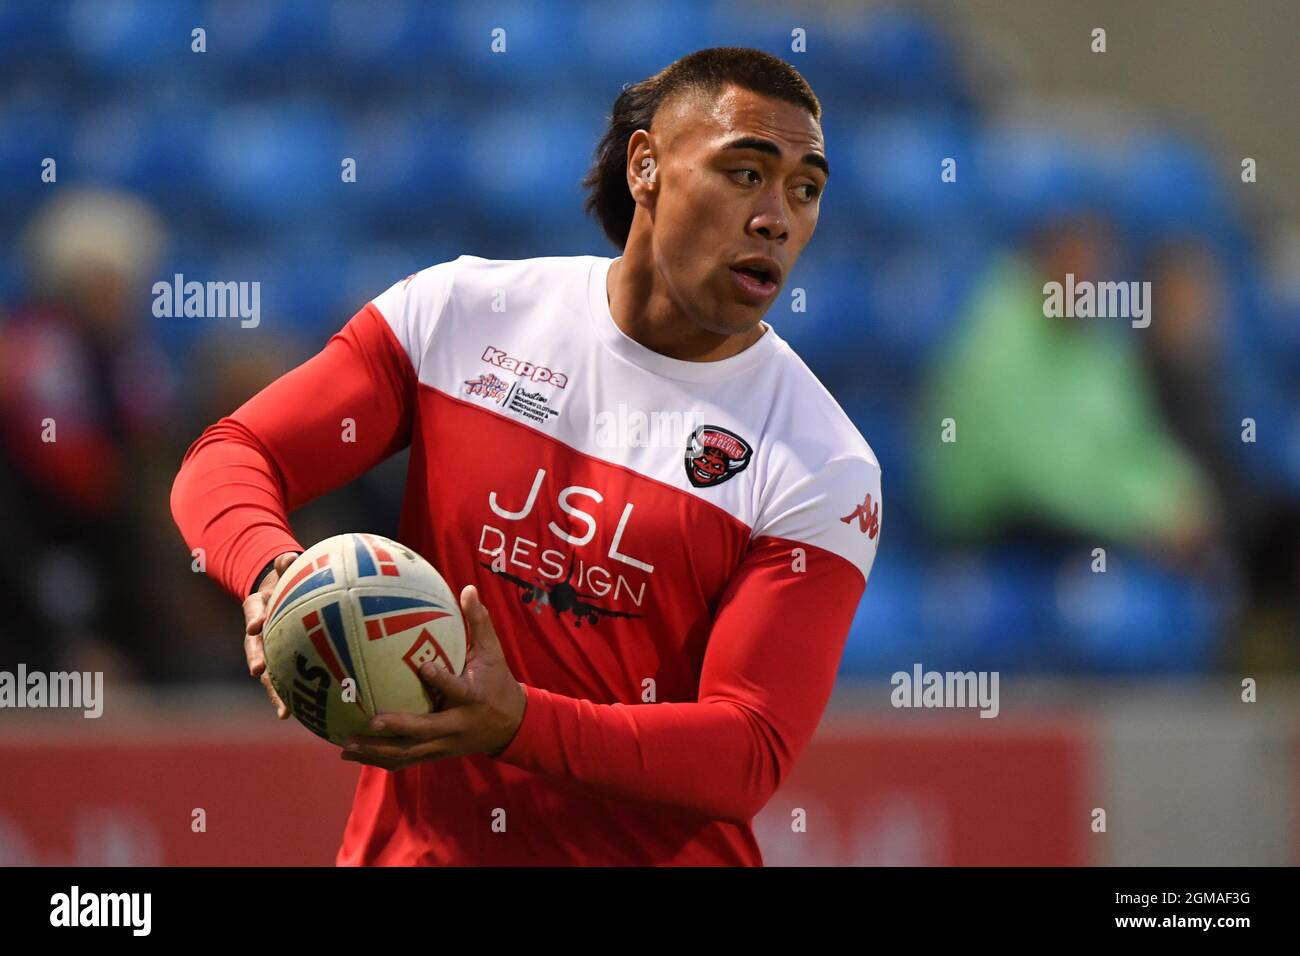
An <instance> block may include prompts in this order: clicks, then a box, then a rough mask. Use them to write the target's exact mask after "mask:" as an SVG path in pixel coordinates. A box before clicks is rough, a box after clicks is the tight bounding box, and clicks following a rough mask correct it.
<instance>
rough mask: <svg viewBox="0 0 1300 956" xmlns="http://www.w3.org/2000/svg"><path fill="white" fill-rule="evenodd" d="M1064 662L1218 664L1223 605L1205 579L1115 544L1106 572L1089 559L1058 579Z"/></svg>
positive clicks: (1192, 670) (1150, 670) (1180, 669)
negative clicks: (1178, 571)
mask: <svg viewBox="0 0 1300 956" xmlns="http://www.w3.org/2000/svg"><path fill="white" fill-rule="evenodd" d="M1057 603H1058V609H1059V614H1060V621H1061V632H1060V639H1061V641H1062V646H1063V656H1064V663H1065V664H1066V666H1067V667H1069V668H1070V669H1072V670H1075V671H1083V672H1089V673H1094V674H1155V673H1165V674H1198V673H1204V672H1205V671H1208V670H1210V669H1211V668H1212V666H1213V665H1214V662H1215V654H1216V652H1217V650H1218V638H1217V636H1216V633H1217V629H1218V627H1219V626H1220V625H1221V623H1222V621H1221V620H1220V614H1221V609H1220V608H1219V607H1218V605H1217V601H1216V597H1215V595H1214V594H1213V593H1212V592H1210V591H1208V590H1207V588H1206V586H1205V584H1204V583H1203V582H1198V581H1195V580H1192V579H1190V578H1185V577H1182V576H1180V575H1178V574H1175V573H1173V572H1171V571H1169V570H1167V569H1165V568H1162V567H1158V566H1156V565H1153V564H1151V563H1149V562H1147V561H1145V560H1144V559H1142V558H1139V557H1137V556H1135V555H1129V554H1122V553H1118V552H1112V553H1111V554H1110V555H1109V557H1108V567H1107V570H1106V571H1105V572H1104V573H1093V572H1092V570H1091V569H1090V565H1089V562H1088V561H1087V560H1079V561H1077V562H1075V564H1074V565H1073V567H1071V568H1069V569H1063V570H1062V572H1061V574H1060V576H1059V579H1058V584H1057Z"/></svg>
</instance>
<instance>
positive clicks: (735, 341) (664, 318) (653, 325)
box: [605, 254, 767, 362]
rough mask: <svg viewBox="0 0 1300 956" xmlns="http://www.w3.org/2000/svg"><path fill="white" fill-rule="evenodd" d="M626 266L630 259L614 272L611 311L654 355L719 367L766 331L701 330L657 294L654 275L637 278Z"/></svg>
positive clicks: (608, 287)
mask: <svg viewBox="0 0 1300 956" xmlns="http://www.w3.org/2000/svg"><path fill="white" fill-rule="evenodd" d="M626 263H627V258H626V254H625V255H624V256H623V257H620V258H618V259H616V260H614V262H613V263H612V264H611V265H610V267H609V274H608V276H607V277H606V279H605V294H606V296H607V298H608V299H609V311H610V314H611V315H612V316H613V317H614V324H615V325H617V326H618V327H619V328H620V329H621V330H622V331H623V334H624V335H626V336H627V337H628V338H630V339H632V340H633V341H635V342H638V343H640V344H641V345H644V346H645V347H646V348H648V349H650V350H651V351H653V352H658V353H659V354H660V355H666V356H668V357H669V358H674V359H680V360H681V361H685V362H719V361H721V360H722V359H726V358H731V356H733V355H738V354H739V353H741V352H743V351H744V350H745V349H747V348H749V347H750V346H751V345H753V344H754V343H755V342H757V341H758V340H759V339H760V338H762V336H763V334H764V333H765V332H766V331H767V329H766V327H765V326H764V325H763V323H762V322H759V323H758V324H757V325H755V326H754V328H752V329H750V330H749V331H748V332H740V333H736V334H734V335H727V334H725V333H721V332H711V331H709V330H708V329H702V328H700V327H699V326H698V325H696V324H695V323H694V322H692V321H691V320H690V319H689V318H688V317H687V316H685V315H683V314H682V312H681V311H680V310H679V309H677V308H676V307H675V306H674V305H673V303H672V302H671V301H670V300H669V299H668V297H667V296H666V295H664V294H663V293H662V292H659V291H658V290H656V289H655V287H654V276H653V273H652V271H650V270H645V271H644V273H643V274H637V273H635V272H634V271H633V270H630V269H627V268H625V266H626Z"/></svg>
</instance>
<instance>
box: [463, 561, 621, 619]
mask: <svg viewBox="0 0 1300 956" xmlns="http://www.w3.org/2000/svg"><path fill="white" fill-rule="evenodd" d="M576 559H577V554H576V553H574V554H571V555H569V573H568V574H566V575H565V576H564V580H563V581H561V582H559V583H558V584H554V585H552V586H551V587H549V588H548V587H547V586H546V585H544V584H534V583H533V582H531V581H526V580H524V579H523V578H521V577H518V576H517V575H514V574H511V573H510V572H509V571H500V570H497V569H496V568H495V567H493V566H492V564H491V563H490V562H488V561H480V562H479V563H480V564H481V565H483V567H485V568H487V569H488V570H489V571H491V572H492V573H493V574H496V575H499V576H500V577H503V578H505V579H506V580H507V581H509V582H510V583H511V584H514V585H516V586H517V587H519V589H520V590H521V591H522V592H523V593H521V594H520V595H519V600H521V601H522V602H523V603H524V604H531V605H532V606H533V613H535V614H541V613H542V608H544V607H547V606H549V607H550V608H551V609H552V610H553V611H555V616H556V617H563V616H564V613H565V612H566V611H567V612H569V613H570V614H572V615H573V626H574V627H582V622H583V620H584V619H585V620H586V621H587V624H589V625H590V626H592V627H595V626H596V624H597V623H598V622H599V621H600V619H601V618H602V617H640V616H641V615H640V614H633V613H632V612H630V611H610V610H607V609H606V608H603V607H597V606H596V605H595V604H589V603H588V601H594V600H595V599H596V595H594V594H584V593H582V592H581V591H579V590H578V589H577V588H575V587H574V586H573V585H572V584H571V583H570V582H571V581H572V580H573V567H574V562H575V561H576ZM584 599H585V600H584Z"/></svg>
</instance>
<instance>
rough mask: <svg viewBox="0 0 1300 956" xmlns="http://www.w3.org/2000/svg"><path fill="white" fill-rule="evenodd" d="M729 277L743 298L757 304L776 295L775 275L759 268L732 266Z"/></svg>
mask: <svg viewBox="0 0 1300 956" xmlns="http://www.w3.org/2000/svg"><path fill="white" fill-rule="evenodd" d="M731 277H732V279H733V281H734V283H735V285H736V286H737V288H738V289H739V290H740V292H741V293H742V295H743V297H744V298H746V299H748V300H750V301H752V302H755V303H758V302H763V301H765V300H767V299H768V298H770V297H771V296H773V295H774V294H775V293H776V289H777V281H776V277H775V275H774V274H773V273H772V272H771V271H770V270H768V269H764V268H762V267H761V266H732V267H731Z"/></svg>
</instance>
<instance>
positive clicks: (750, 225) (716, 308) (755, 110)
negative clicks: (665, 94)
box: [651, 86, 826, 335]
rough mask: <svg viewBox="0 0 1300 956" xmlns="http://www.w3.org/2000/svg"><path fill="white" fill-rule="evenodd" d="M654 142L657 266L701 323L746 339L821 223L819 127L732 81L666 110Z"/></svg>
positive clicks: (797, 109) (800, 111)
mask: <svg viewBox="0 0 1300 956" xmlns="http://www.w3.org/2000/svg"><path fill="white" fill-rule="evenodd" d="M651 134H652V136H653V137H654V143H655V150H656V154H655V160H656V169H655V180H656V182H657V183H658V184H659V189H658V195H657V197H656V201H655V205H654V211H653V213H652V221H653V223H654V227H653V244H654V261H655V267H656V269H657V270H658V272H659V274H660V276H661V278H662V279H663V281H664V284H665V286H666V288H667V290H668V294H669V295H670V296H671V297H672V299H673V301H674V303H675V304H676V305H677V307H678V308H680V309H681V310H682V312H684V313H685V314H686V315H687V316H689V317H690V318H691V319H692V320H693V321H694V322H695V323H696V324H697V325H699V326H701V327H702V328H705V329H708V330H709V331H711V332H717V333H720V334H724V335H734V334H737V333H743V332H747V331H749V330H750V329H752V328H754V326H755V325H757V324H758V321H759V320H760V319H761V318H762V317H763V315H764V313H766V312H767V310H768V309H769V308H770V307H771V305H772V303H773V302H774V301H775V300H776V298H777V296H778V295H779V293H780V291H781V287H782V286H783V285H784V282H785V279H786V278H787V277H788V276H789V274H790V270H791V269H792V268H793V267H794V264H795V261H796V260H797V259H798V258H799V253H800V252H802V251H803V247H804V245H805V244H806V243H807V242H808V240H809V239H811V238H812V234H813V230H814V229H815V228H816V227H817V213H818V209H819V206H820V202H821V193H822V190H823V189H824V188H825V186H826V171H825V169H824V168H823V167H824V165H825V145H824V142H823V139H822V131H821V126H820V124H819V123H818V122H817V121H816V120H815V119H813V117H812V115H811V114H810V113H809V112H808V111H807V110H806V109H804V108H803V107H801V106H797V105H795V104H793V103H787V102H785V101H783V100H777V99H772V98H770V97H766V96H762V95H761V94H758V93H754V92H751V91H749V90H744V89H740V88H738V87H734V86H729V87H727V88H725V89H724V90H723V91H722V93H721V94H720V95H719V96H717V97H716V98H713V99H710V98H708V97H705V96H690V95H688V96H683V97H681V98H680V99H678V100H677V101H675V102H670V103H668V104H665V108H663V109H661V110H660V111H659V114H658V115H657V116H656V117H655V121H654V124H653V126H652V128H651Z"/></svg>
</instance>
